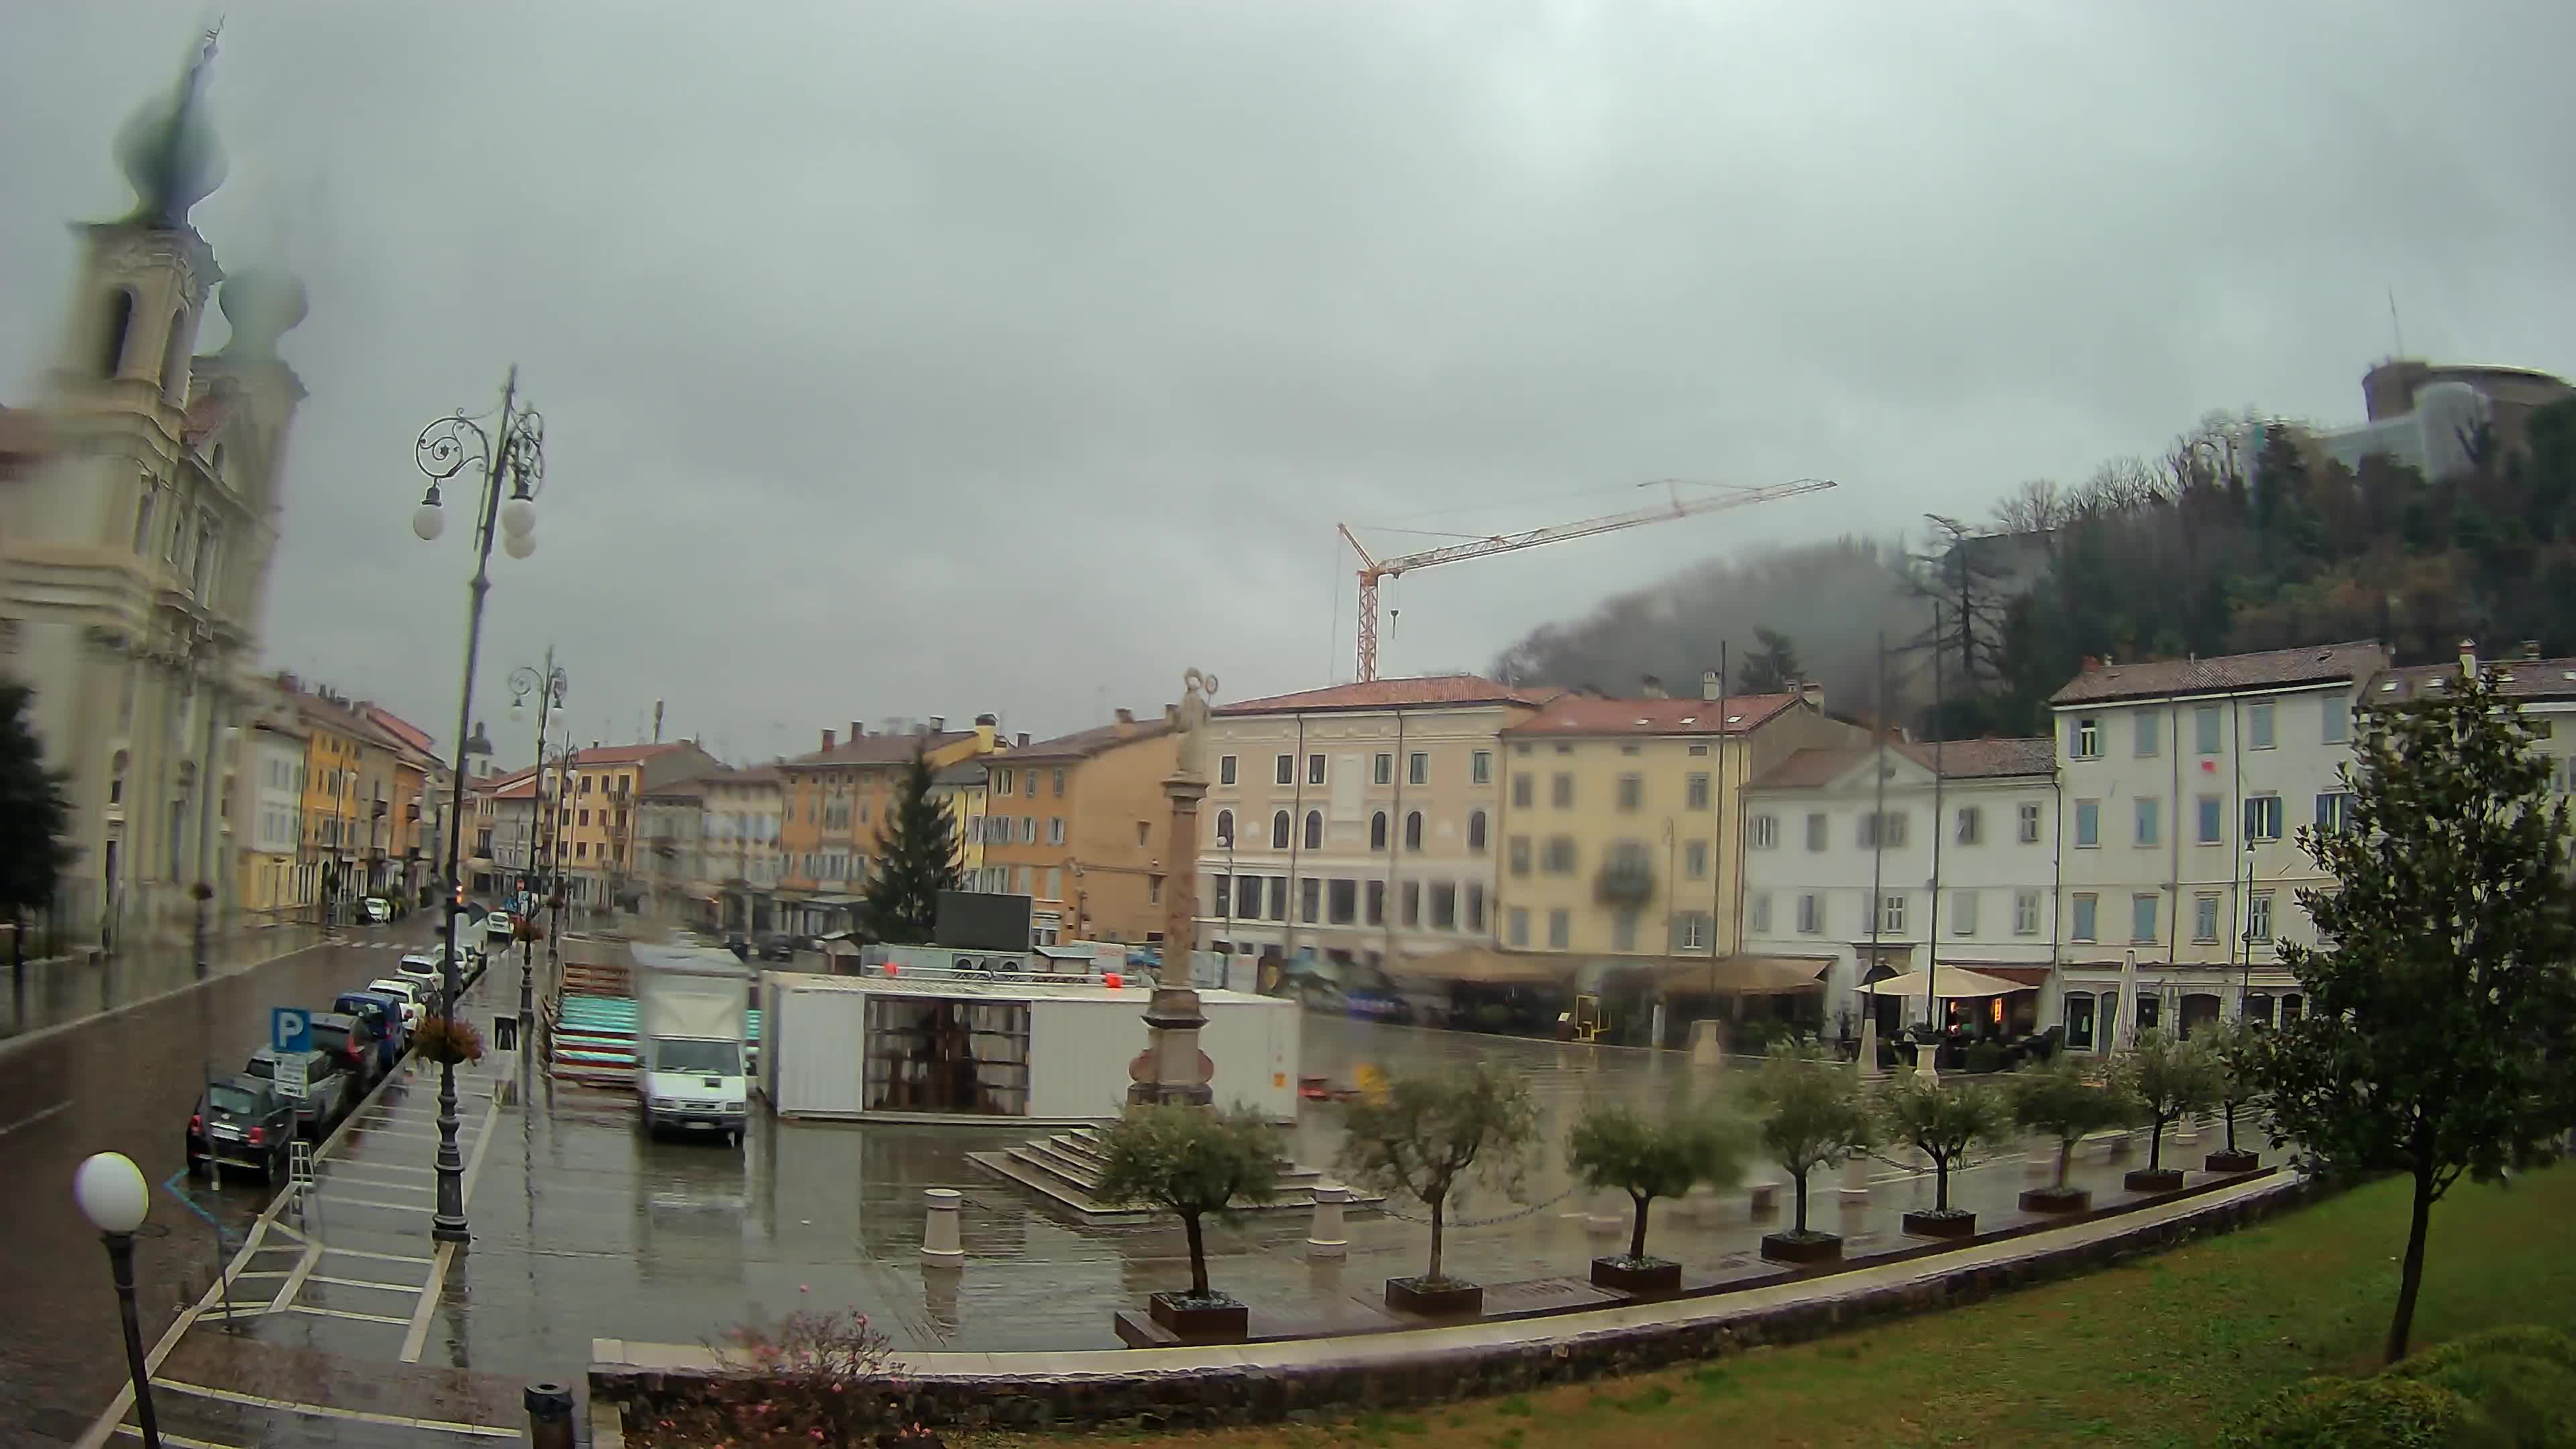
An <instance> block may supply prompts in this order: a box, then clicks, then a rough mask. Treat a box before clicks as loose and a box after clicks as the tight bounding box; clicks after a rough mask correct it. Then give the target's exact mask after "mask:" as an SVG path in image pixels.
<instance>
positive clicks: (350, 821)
mask: <svg viewBox="0 0 2576 1449" xmlns="http://www.w3.org/2000/svg"><path fill="white" fill-rule="evenodd" d="M286 682H287V683H289V684H290V686H291V683H292V682H291V681H286ZM295 708H296V715H297V719H298V722H299V723H301V724H302V725H303V727H304V734H305V740H304V798H303V816H304V819H303V829H302V832H301V833H302V837H303V845H304V866H305V869H306V871H307V872H308V873H309V880H310V884H311V893H310V895H309V897H308V898H309V899H310V900H312V901H314V902H315V903H317V904H318V905H319V906H320V908H321V912H322V915H323V918H324V919H325V920H326V921H345V920H347V919H349V912H348V906H349V904H350V903H351V902H352V901H354V900H356V899H357V897H358V896H359V895H360V894H362V893H363V889H362V885H361V876H360V874H359V872H360V870H361V868H362V867H361V859H362V855H363V852H364V851H365V848H366V828H365V827H366V818H367V817H366V807H365V806H364V805H363V804H361V803H360V800H359V794H358V780H359V773H360V763H361V760H362V758H363V747H362V744H361V742H362V741H363V740H364V739H365V737H366V726H365V724H364V723H363V722H362V721H361V720H359V718H358V717H357V716H356V715H354V714H352V713H350V711H349V710H348V709H346V708H345V707H343V706H342V705H340V704H339V703H337V702H336V701H333V700H330V699H326V698H323V697H322V696H319V695H313V694H303V693H298V694H297V695H296V696H295Z"/></svg>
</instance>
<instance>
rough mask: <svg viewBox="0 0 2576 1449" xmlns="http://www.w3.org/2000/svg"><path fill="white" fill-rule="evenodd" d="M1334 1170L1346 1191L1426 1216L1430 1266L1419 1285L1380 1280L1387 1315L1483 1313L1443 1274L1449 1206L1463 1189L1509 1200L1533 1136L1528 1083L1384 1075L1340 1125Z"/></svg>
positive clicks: (1507, 1076) (1445, 1072)
mask: <svg viewBox="0 0 2576 1449" xmlns="http://www.w3.org/2000/svg"><path fill="white" fill-rule="evenodd" d="M1342 1127H1343V1134H1344V1135H1343V1141H1342V1153H1341V1167H1342V1173H1343V1175H1344V1176H1346V1177H1348V1178H1349V1179H1350V1180H1351V1181H1353V1182H1356V1183H1361V1184H1364V1185H1366V1186H1369V1187H1373V1188H1376V1189H1377V1190H1379V1191H1380V1192H1385V1193H1389V1194H1402V1195H1403V1196H1406V1197H1409V1198H1412V1199H1413V1200H1415V1201H1416V1202H1419V1203H1421V1204H1422V1205H1423V1206H1424V1207H1426V1208H1428V1209H1430V1211H1431V1262H1430V1265H1429V1266H1428V1267H1427V1268H1425V1269H1424V1270H1423V1272H1422V1274H1421V1276H1419V1277H1413V1278H1389V1279H1387V1280H1386V1302H1387V1306H1388V1307H1390V1308H1400V1309H1404V1310H1406V1311H1408V1312H1413V1313H1431V1314H1470V1313H1479V1312H1482V1311H1483V1309H1484V1306H1485V1290H1484V1289H1482V1288H1480V1287H1478V1286H1476V1285H1475V1284H1473V1283H1469V1282H1467V1281H1465V1280H1463V1279H1458V1278H1452V1277H1450V1276H1448V1274H1446V1273H1444V1272H1443V1271H1441V1266H1440V1251H1441V1246H1442V1244H1441V1236H1442V1230H1443V1228H1444V1227H1445V1226H1446V1214H1447V1211H1448V1206H1449V1201H1450V1199H1451V1197H1452V1196H1454V1195H1455V1194H1456V1193H1457V1192H1458V1190H1459V1189H1460V1188H1461V1187H1463V1186H1465V1185H1466V1184H1468V1183H1470V1182H1478V1183H1482V1184H1484V1185H1485V1186H1487V1187H1490V1188H1492V1189H1494V1190H1495V1191H1497V1192H1500V1193H1502V1194H1503V1195H1504V1196H1506V1197H1516V1196H1517V1195H1518V1194H1519V1192H1520V1188H1521V1181H1522V1178H1523V1176H1524V1174H1525V1172H1526V1170H1527V1169H1526V1164H1525V1162H1524V1160H1523V1159H1524V1155H1525V1152H1526V1149H1527V1148H1528V1146H1529V1142H1530V1138H1531V1137H1532V1136H1533V1135H1535V1134H1536V1132H1537V1131H1538V1110H1537V1108H1536V1107H1534V1106H1533V1105H1532V1104H1531V1102H1530V1092H1529V1082H1528V1080H1527V1079H1526V1078H1524V1077H1522V1076H1520V1075H1519V1074H1517V1073H1515V1072H1512V1071H1510V1070H1507V1069H1506V1068H1504V1067H1502V1066H1501V1065H1499V1064H1497V1063H1494V1062H1478V1063H1477V1064H1475V1065H1474V1066H1470V1067H1450V1068H1444V1069H1440V1070H1435V1071H1428V1072H1406V1073H1389V1074H1388V1075H1387V1077H1386V1078H1385V1081H1384V1083H1383V1085H1382V1086H1381V1087H1380V1088H1379V1089H1378V1090H1376V1091H1372V1092H1365V1093H1362V1094H1361V1096H1360V1097H1359V1099H1358V1100H1356V1101H1354V1102H1352V1103H1351V1104H1350V1107H1349V1109H1348V1110H1347V1111H1346V1112H1345V1113H1344V1114H1343V1117H1342Z"/></svg>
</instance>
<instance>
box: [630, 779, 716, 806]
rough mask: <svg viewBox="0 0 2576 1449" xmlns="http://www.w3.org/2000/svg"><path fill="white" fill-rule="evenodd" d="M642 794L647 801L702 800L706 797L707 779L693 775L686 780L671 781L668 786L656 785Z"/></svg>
mask: <svg viewBox="0 0 2576 1449" xmlns="http://www.w3.org/2000/svg"><path fill="white" fill-rule="evenodd" d="M642 794H643V797H644V798H645V799H647V800H660V799H665V798H669V799H684V800H703V799H705V798H706V795H707V777H706V776H704V775H693V776H691V777H689V778H688V779H686V780H673V781H672V782H671V783H670V784H668V785H656V786H655V787H653V788H652V789H650V790H646V791H643V792H642Z"/></svg>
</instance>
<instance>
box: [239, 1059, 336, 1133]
mask: <svg viewBox="0 0 2576 1449" xmlns="http://www.w3.org/2000/svg"><path fill="white" fill-rule="evenodd" d="M242 1071H243V1072H244V1073H246V1074H248V1075H249V1076H252V1077H255V1078H257V1079H259V1080H260V1081H261V1082H270V1081H274V1080H276V1078H277V1053H276V1052H275V1051H274V1050H272V1049H271V1048H268V1047H261V1048H260V1049H259V1050H258V1051H255V1052H253V1053H251V1054H250V1060H249V1061H248V1062H246V1063H244V1064H243V1066H242ZM358 1092H359V1086H358V1078H357V1076H356V1074H354V1073H352V1072H351V1071H350V1070H349V1063H348V1060H347V1059H346V1058H344V1057H342V1056H340V1055H338V1054H337V1053H334V1052H326V1051H318V1050H317V1051H308V1052H306V1053H305V1054H304V1100H303V1101H302V1102H300V1103H297V1104H296V1108H295V1128H296V1130H297V1131H299V1132H302V1133H303V1134H304V1135H305V1136H306V1137H309V1138H311V1139H312V1140H314V1141H316V1142H319V1141H321V1140H322V1136H323V1134H324V1133H326V1132H329V1131H330V1130H331V1129H332V1128H333V1127H335V1126H337V1125H338V1124H339V1121H340V1119H341V1118H343V1117H345V1116H347V1115H349V1109H350V1108H351V1107H354V1106H356V1105H357V1102H358Z"/></svg>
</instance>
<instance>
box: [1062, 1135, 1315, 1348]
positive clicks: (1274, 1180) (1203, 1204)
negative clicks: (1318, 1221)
mask: <svg viewBox="0 0 2576 1449" xmlns="http://www.w3.org/2000/svg"><path fill="white" fill-rule="evenodd" d="M1099 1145H1100V1156H1101V1159H1102V1161H1101V1166H1100V1185H1099V1189H1098V1191H1099V1195H1100V1197H1101V1198H1102V1199H1103V1200H1104V1201H1108V1202H1135V1203H1145V1204H1148V1205H1150V1206H1153V1207H1158V1208H1161V1209H1162V1210H1163V1211H1165V1212H1167V1213H1170V1214H1172V1215H1173V1216H1174V1217H1177V1218H1179V1219H1180V1220H1181V1231H1182V1232H1183V1233H1184V1234H1186V1235H1187V1236H1188V1238H1189V1245H1190V1291H1188V1292H1187V1293H1156V1294H1154V1295H1152V1296H1151V1297H1150V1298H1148V1299H1147V1300H1146V1309H1147V1311H1148V1312H1149V1313H1150V1314H1152V1316H1153V1319H1154V1321H1155V1322H1156V1323H1159V1324H1161V1325H1162V1326H1163V1327H1165V1328H1167V1329H1170V1330H1171V1331H1172V1332H1173V1333H1174V1334H1176V1335H1178V1336H1179V1337H1181V1338H1184V1339H1187V1340H1190V1341H1192V1342H1197V1343H1239V1342H1241V1341H1242V1340H1243V1338H1244V1336H1245V1335H1246V1334H1247V1333H1248V1332H1249V1331H1250V1315H1249V1313H1248V1312H1247V1311H1246V1309H1245V1308H1244V1306H1243V1304H1242V1302H1241V1301H1239V1300H1237V1299H1235V1298H1234V1297H1232V1296H1230V1295H1228V1294H1224V1293H1219V1292H1217V1291H1216V1290H1215V1289H1214V1288H1211V1287H1209V1286H1208V1270H1207V1239H1206V1237H1205V1236H1204V1235H1203V1233H1202V1231H1201V1220H1202V1219H1203V1218H1205V1217H1206V1216H1207V1215H1208V1214H1210V1213H1215V1214H1217V1215H1219V1216H1221V1217H1222V1216H1226V1215H1229V1214H1231V1213H1232V1212H1233V1211H1234V1209H1235V1206H1236V1205H1237V1204H1243V1205H1246V1206H1250V1205H1254V1204H1259V1203H1265V1202H1268V1201H1269V1200H1270V1199H1271V1196H1272V1195H1273V1194H1274V1193H1275V1192H1277V1190H1278V1185H1279V1132H1278V1129H1277V1128H1275V1127H1273V1126H1271V1125H1270V1123H1269V1121H1268V1120H1266V1119H1265V1118H1263V1117H1262V1115H1261V1113H1260V1112H1259V1111H1258V1110H1256V1109H1254V1108H1252V1107H1248V1106H1243V1105H1240V1104H1238V1105H1236V1106H1234V1107H1232V1108H1229V1109H1227V1110H1226V1111H1223V1112H1215V1111H1210V1110H1208V1109H1207V1108H1205V1107H1195V1106H1184V1105H1180V1104H1177V1103H1173V1104H1164V1105H1159V1106H1145V1105H1139V1106H1133V1107H1129V1108H1128V1109H1127V1110H1126V1112H1125V1113H1124V1114H1123V1115H1122V1116H1120V1117H1119V1119H1118V1120H1117V1121H1115V1122H1113V1123H1111V1124H1109V1126H1108V1127H1106V1128H1104V1129H1102V1131H1101V1133H1100V1144H1099Z"/></svg>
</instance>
